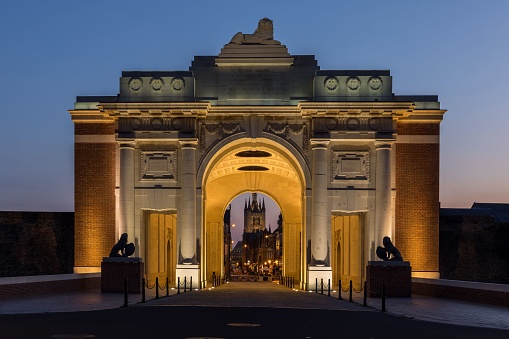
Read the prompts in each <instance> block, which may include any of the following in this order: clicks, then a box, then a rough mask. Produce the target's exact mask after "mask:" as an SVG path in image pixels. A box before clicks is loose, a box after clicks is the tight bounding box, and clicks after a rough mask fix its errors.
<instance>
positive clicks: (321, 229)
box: [310, 139, 330, 266]
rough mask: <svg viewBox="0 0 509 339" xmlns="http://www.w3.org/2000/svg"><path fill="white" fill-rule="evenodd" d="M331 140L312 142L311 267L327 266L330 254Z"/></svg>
mask: <svg viewBox="0 0 509 339" xmlns="http://www.w3.org/2000/svg"><path fill="white" fill-rule="evenodd" d="M328 144H329V140H319V139H315V140H311V147H312V152H313V166H312V182H311V263H310V265H311V266H325V265H328V263H326V260H327V252H328V245H327V244H328V238H327V234H328V232H327V225H328V219H329V218H330V212H329V211H328V210H327V146H328Z"/></svg>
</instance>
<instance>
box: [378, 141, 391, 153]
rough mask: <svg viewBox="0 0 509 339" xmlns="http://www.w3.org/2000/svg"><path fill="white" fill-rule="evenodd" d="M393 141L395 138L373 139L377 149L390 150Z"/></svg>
mask: <svg viewBox="0 0 509 339" xmlns="http://www.w3.org/2000/svg"><path fill="white" fill-rule="evenodd" d="M395 142H396V141H395V140H375V147H376V150H377V151H378V150H382V149H389V150H390V149H391V148H392V145H393V144H394V143H395Z"/></svg>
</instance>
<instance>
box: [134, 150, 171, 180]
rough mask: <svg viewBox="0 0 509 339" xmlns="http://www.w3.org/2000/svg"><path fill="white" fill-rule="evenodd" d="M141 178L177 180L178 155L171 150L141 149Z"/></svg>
mask: <svg viewBox="0 0 509 339" xmlns="http://www.w3.org/2000/svg"><path fill="white" fill-rule="evenodd" d="M140 159H141V166H140V168H141V180H176V177H177V155H176V152H175V151H171V152H151V151H141V152H140Z"/></svg>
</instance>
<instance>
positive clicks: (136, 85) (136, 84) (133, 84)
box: [129, 78, 143, 92]
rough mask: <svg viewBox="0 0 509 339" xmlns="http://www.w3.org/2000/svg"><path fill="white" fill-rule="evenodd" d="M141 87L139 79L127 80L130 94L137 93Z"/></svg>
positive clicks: (141, 82)
mask: <svg viewBox="0 0 509 339" xmlns="http://www.w3.org/2000/svg"><path fill="white" fill-rule="evenodd" d="M141 86H143V81H142V80H141V79H140V78H131V80H129V90H130V91H131V92H138V91H139V90H140V89H141Z"/></svg>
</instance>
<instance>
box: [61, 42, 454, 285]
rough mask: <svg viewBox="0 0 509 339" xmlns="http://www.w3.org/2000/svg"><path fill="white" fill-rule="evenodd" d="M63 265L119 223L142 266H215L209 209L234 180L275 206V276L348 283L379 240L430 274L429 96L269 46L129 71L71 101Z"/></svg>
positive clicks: (433, 134) (219, 213)
mask: <svg viewBox="0 0 509 339" xmlns="http://www.w3.org/2000/svg"><path fill="white" fill-rule="evenodd" d="M69 112H70V114H71V117H72V120H73V121H74V123H75V125H74V126H75V204H76V206H75V214H76V217H75V241H76V245H75V271H76V272H90V271H97V270H98V269H99V267H100V263H101V258H102V257H103V256H106V255H107V254H108V253H109V250H110V249H111V246H112V245H113V244H114V243H115V242H116V240H117V239H118V237H119V235H120V234H121V233H124V232H126V233H128V234H129V241H132V242H134V244H135V245H136V254H135V255H137V256H140V257H142V258H143V260H144V261H145V267H146V275H147V277H148V278H149V279H152V278H154V277H157V276H159V277H161V278H165V277H169V279H170V281H171V282H172V283H175V282H176V279H177V277H182V278H183V277H184V276H186V277H191V276H192V277H193V281H200V283H201V286H206V284H207V282H208V281H210V277H211V276H212V272H216V274H218V272H221V274H222V275H224V274H225V272H224V270H225V265H223V264H224V263H223V261H224V251H225V246H224V229H223V227H224V220H223V217H224V212H225V210H226V208H227V206H228V203H229V202H230V201H231V200H232V199H233V198H234V197H235V196H237V195H239V194H241V193H244V192H255V191H256V192H262V193H264V194H267V195H269V196H271V197H272V198H273V199H274V200H275V201H276V202H277V203H278V205H279V206H280V208H281V212H282V215H283V227H282V228H283V230H284V231H283V243H284V246H283V260H282V261H283V263H282V265H281V266H282V270H283V272H282V274H284V275H286V276H291V277H294V278H295V280H296V281H298V282H300V286H301V287H302V288H313V287H314V281H315V279H316V278H318V279H320V278H323V279H324V280H325V281H326V279H332V281H333V282H334V281H336V282H337V280H338V278H343V279H352V280H354V282H356V283H361V282H362V281H363V279H364V275H365V266H366V264H367V262H368V261H370V260H376V259H375V258H376V255H375V249H376V247H377V246H378V245H380V243H381V240H382V238H383V237H384V236H386V235H388V236H390V237H391V238H392V239H393V241H394V244H395V245H396V246H397V247H398V248H399V249H400V251H401V253H402V255H403V258H404V259H405V260H408V261H410V263H411V266H412V270H413V274H414V276H419V277H437V276H438V272H439V269H438V216H439V200H438V185H439V148H440V147H439V146H440V144H439V142H440V132H439V130H440V128H439V127H440V122H441V121H442V117H443V114H444V112H445V111H444V110H442V109H441V108H440V103H439V102H438V98H437V96H399V95H395V94H393V93H392V77H391V75H390V72H389V71H386V70H381V71H376V70H375V71H371V70H363V71H358V70H320V68H319V66H318V65H317V61H316V60H315V58H314V56H309V55H305V56H303V55H290V54H289V53H288V51H287V48H286V47H285V46H284V45H278V44H274V45H266V44H262V43H258V44H256V43H255V44H236V43H233V44H227V45H225V46H224V48H223V49H222V50H221V53H220V54H219V55H218V56H197V57H195V59H194V61H193V62H192V65H191V67H190V69H189V71H171V72H168V71H164V72H163V71H146V72H141V71H135V72H134V71H133V72H131V71H128V72H123V73H122V77H121V78H120V91H119V94H118V95H114V96H105V97H78V98H77V100H76V103H75V106H74V109H72V110H70V111H69Z"/></svg>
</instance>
